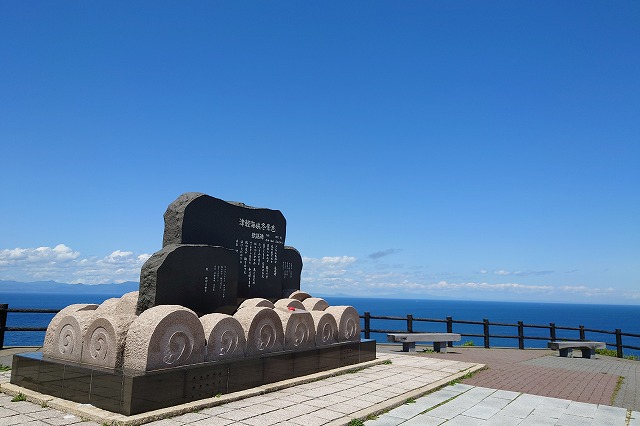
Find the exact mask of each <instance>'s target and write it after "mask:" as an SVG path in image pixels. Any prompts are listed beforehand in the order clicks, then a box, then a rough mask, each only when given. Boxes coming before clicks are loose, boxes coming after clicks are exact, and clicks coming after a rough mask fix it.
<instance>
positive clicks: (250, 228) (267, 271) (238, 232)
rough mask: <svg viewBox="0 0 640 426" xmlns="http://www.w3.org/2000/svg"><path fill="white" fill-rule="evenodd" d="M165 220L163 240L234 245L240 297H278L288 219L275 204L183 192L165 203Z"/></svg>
mask: <svg viewBox="0 0 640 426" xmlns="http://www.w3.org/2000/svg"><path fill="white" fill-rule="evenodd" d="M164 223H165V226H164V238H163V241H162V244H163V246H167V245H170V244H208V245H214V246H222V247H226V248H229V249H233V250H235V251H236V252H237V253H238V255H239V258H238V264H239V272H238V276H239V279H238V296H239V297H241V298H251V297H264V298H267V299H277V298H280V297H281V294H282V288H283V287H282V279H283V278H284V276H283V270H282V268H283V260H284V254H283V252H284V240H285V236H286V226H287V222H286V220H285V218H284V216H283V215H282V213H281V212H280V211H279V210H270V209H264V208H255V207H250V206H247V205H245V204H242V203H232V202H227V201H223V200H220V199H218V198H214V197H211V196H209V195H206V194H201V193H199V192H187V193H185V194H182V195H181V196H180V197H178V198H177V199H176V200H175V201H174V202H173V203H171V204H170V205H169V207H168V208H167V211H166V212H165V214H164Z"/></svg>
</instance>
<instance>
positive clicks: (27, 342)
mask: <svg viewBox="0 0 640 426" xmlns="http://www.w3.org/2000/svg"><path fill="white" fill-rule="evenodd" d="M119 296H121V295H119V294H118V295H109V294H103V295H74V294H14V293H0V303H8V304H9V307H10V308H40V309H44V308H50V309H62V308H64V307H65V306H68V305H70V304H73V303H96V304H100V303H102V302H103V301H105V300H106V299H108V298H110V297H119ZM325 300H326V301H327V302H328V303H329V304H330V305H332V306H335V305H351V306H353V307H354V308H356V310H357V311H358V312H359V313H360V315H363V314H364V313H365V312H369V313H370V314H371V315H372V316H393V317H403V318H406V316H407V314H411V315H413V318H414V322H413V331H414V332H418V331H436V332H445V331H446V324H445V323H442V322H424V321H419V320H415V319H423V318H426V319H446V317H451V318H452V319H453V320H454V321H456V320H464V321H475V322H482V321H483V320H484V319H487V320H489V322H491V323H504V324H516V323H517V322H518V321H522V322H523V323H524V324H527V325H541V326H549V324H550V323H555V324H556V326H558V327H573V328H577V327H578V326H579V325H583V326H584V327H585V328H587V329H595V330H604V331H612V332H613V331H615V329H621V331H622V332H623V333H632V334H639V335H640V306H639V305H585V304H566V303H524V302H486V301H456V300H424V299H373V298H354V297H326V298H325ZM53 316H54V314H30V313H13V312H12V313H9V314H8V317H7V326H8V327H46V326H47V325H48V324H49V321H51V318H53ZM371 328H372V329H378V330H394V331H406V329H407V321H406V319H405V320H376V319H373V320H371ZM452 331H453V332H454V333H460V334H463V337H462V341H461V342H459V344H462V343H465V342H473V344H474V345H475V346H483V345H484V339H483V338H482V337H473V336H464V334H483V326H482V325H477V324H457V323H454V324H453V330H452ZM489 332H490V334H492V335H502V336H517V334H518V330H517V327H515V326H511V327H507V326H497V325H491V326H490V329H489ZM524 334H525V336H537V337H540V338H541V339H540V340H533V339H526V340H525V347H531V348H535V347H546V343H547V341H548V340H549V337H550V331H549V329H548V328H529V327H526V328H525V330H524ZM371 338H374V339H376V340H378V341H379V342H384V341H386V333H372V335H371ZM556 338H557V339H578V338H579V333H578V331H573V330H557V331H556ZM586 338H587V339H588V340H598V341H604V342H606V343H610V344H615V335H613V334H604V333H593V332H589V331H587V332H586ZM43 341H44V332H6V333H5V340H4V344H5V346H36V345H41V344H42V342H43ZM467 344H469V343H467ZM623 344H625V345H630V346H636V347H640V338H635V337H628V336H623ZM490 345H491V347H517V346H518V340H517V339H515V338H508V339H507V338H494V337H492V338H491V339H490ZM610 348H612V349H613V347H610ZM624 353H625V354H626V355H627V354H628V355H640V351H638V350H632V349H625V350H624Z"/></svg>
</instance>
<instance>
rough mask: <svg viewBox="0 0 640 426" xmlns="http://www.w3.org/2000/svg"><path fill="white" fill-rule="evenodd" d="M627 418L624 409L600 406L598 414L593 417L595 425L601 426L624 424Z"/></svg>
mask: <svg viewBox="0 0 640 426" xmlns="http://www.w3.org/2000/svg"><path fill="white" fill-rule="evenodd" d="M626 418H627V410H626V409H624V408H619V407H609V406H607V405H598V408H597V409H596V413H595V414H594V416H593V424H597V425H599V426H608V425H618V424H624V422H625V421H626ZM621 422H622V423H621Z"/></svg>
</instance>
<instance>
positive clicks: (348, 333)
mask: <svg viewBox="0 0 640 426" xmlns="http://www.w3.org/2000/svg"><path fill="white" fill-rule="evenodd" d="M356 330H357V326H356V322H355V320H354V319H353V318H347V321H346V323H345V327H344V337H345V339H347V340H351V339H352V338H353V337H354V336H355V335H356Z"/></svg>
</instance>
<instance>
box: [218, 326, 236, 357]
mask: <svg viewBox="0 0 640 426" xmlns="http://www.w3.org/2000/svg"><path fill="white" fill-rule="evenodd" d="M238 340H239V337H238V333H235V332H233V331H231V330H225V331H224V333H222V334H221V335H220V348H219V350H218V355H220V356H224V355H227V354H230V353H233V352H235V350H236V349H237V347H238Z"/></svg>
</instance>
